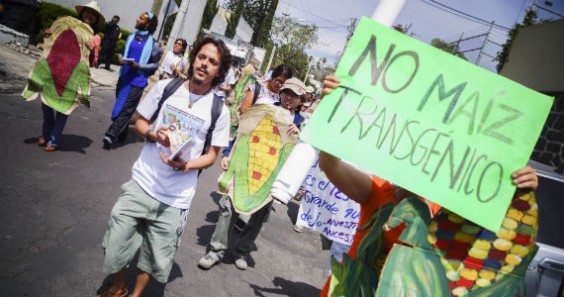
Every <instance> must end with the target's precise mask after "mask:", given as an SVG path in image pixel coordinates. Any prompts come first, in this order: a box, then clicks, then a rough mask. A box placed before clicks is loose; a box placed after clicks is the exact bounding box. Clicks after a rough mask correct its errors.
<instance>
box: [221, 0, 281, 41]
mask: <svg viewBox="0 0 564 297" xmlns="http://www.w3.org/2000/svg"><path fill="white" fill-rule="evenodd" d="M242 1H244V2H245V4H244V6H245V9H244V10H243V18H244V19H245V21H247V22H248V23H249V25H250V26H251V28H253V31H254V33H253V36H252V38H251V43H252V44H253V45H255V46H260V47H264V48H268V47H269V45H268V44H269V41H270V29H271V27H272V22H273V20H274V13H275V12H276V8H277V7H278V0H242ZM238 2H239V0H227V1H225V3H224V7H225V8H226V9H229V10H233V11H235V10H236V9H237V5H238Z"/></svg>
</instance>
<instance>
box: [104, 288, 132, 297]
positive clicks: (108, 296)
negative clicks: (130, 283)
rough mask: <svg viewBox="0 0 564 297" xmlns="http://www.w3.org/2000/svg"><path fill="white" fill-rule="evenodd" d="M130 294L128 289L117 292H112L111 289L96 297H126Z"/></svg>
mask: <svg viewBox="0 0 564 297" xmlns="http://www.w3.org/2000/svg"><path fill="white" fill-rule="evenodd" d="M127 293H129V292H128V291H127V288H123V289H121V290H119V291H117V292H110V288H108V290H107V291H105V292H103V293H102V294H99V295H96V297H125V296H126V295H127Z"/></svg>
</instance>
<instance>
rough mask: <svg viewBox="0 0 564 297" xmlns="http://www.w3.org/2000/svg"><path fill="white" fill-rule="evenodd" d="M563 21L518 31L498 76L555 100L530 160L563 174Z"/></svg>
mask: <svg viewBox="0 0 564 297" xmlns="http://www.w3.org/2000/svg"><path fill="white" fill-rule="evenodd" d="M563 50H564V19H563V20H559V21H556V22H551V23H545V24H539V25H535V26H532V27H528V28H525V29H521V31H520V32H519V34H518V35H517V37H516V38H515V40H514V41H513V45H512V47H511V51H510V53H509V57H508V62H507V63H506V64H505V66H504V67H503V69H502V70H501V71H500V74H501V75H503V76H506V77H508V78H510V79H512V80H514V81H517V82H519V83H521V84H523V85H525V86H527V87H529V88H531V89H533V90H536V91H538V92H541V93H545V94H548V95H551V96H554V97H555V101H554V104H553V106H552V110H551V112H550V114H549V116H548V119H547V120H546V123H545V126H544V128H543V130H542V132H541V135H540V137H539V139H538V141H537V144H536V146H535V149H534V151H533V154H532V159H534V160H536V161H539V162H542V163H544V164H547V165H551V166H553V167H555V168H556V169H557V171H559V172H560V173H562V171H564V79H563V78H564V55H563V54H562V52H563Z"/></svg>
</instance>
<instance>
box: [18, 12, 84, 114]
mask: <svg viewBox="0 0 564 297" xmlns="http://www.w3.org/2000/svg"><path fill="white" fill-rule="evenodd" d="M51 31H52V32H53V33H52V36H51V38H49V39H46V42H45V48H44V51H43V55H42V57H41V58H40V59H39V60H38V61H37V62H36V63H35V65H34V66H33V67H32V69H31V71H30V73H29V77H28V83H27V85H26V87H25V89H24V91H23V93H22V97H23V98H24V99H25V100H27V101H29V100H34V99H36V98H37V97H38V96H40V97H41V101H42V102H43V103H44V104H45V105H47V106H49V107H51V108H52V109H54V110H56V111H58V112H60V113H62V114H65V115H69V114H70V113H71V112H72V111H73V110H74V109H75V108H76V107H77V106H78V103H79V102H81V103H83V104H85V105H86V106H90V69H89V67H88V58H89V55H90V50H89V49H88V47H87V46H86V44H87V43H89V42H91V41H92V38H93V34H94V32H93V31H92V28H91V27H90V26H89V25H87V24H85V23H83V22H81V21H79V20H77V19H75V18H73V17H62V18H59V19H57V20H56V21H55V22H54V23H53V25H52V26H51Z"/></svg>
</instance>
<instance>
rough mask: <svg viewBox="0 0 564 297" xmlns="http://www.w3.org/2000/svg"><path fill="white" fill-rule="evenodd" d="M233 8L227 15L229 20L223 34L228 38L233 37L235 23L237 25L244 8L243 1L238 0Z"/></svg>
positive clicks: (235, 29)
mask: <svg viewBox="0 0 564 297" xmlns="http://www.w3.org/2000/svg"><path fill="white" fill-rule="evenodd" d="M235 4H236V5H235V9H234V10H233V12H232V13H231V15H230V16H229V20H228V22H227V29H226V30H225V36H227V37H228V38H231V39H233V37H235V33H236V32H237V25H239V19H240V18H241V15H242V14H243V11H244V10H245V1H244V0H238V1H237V2H236V3H235Z"/></svg>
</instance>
